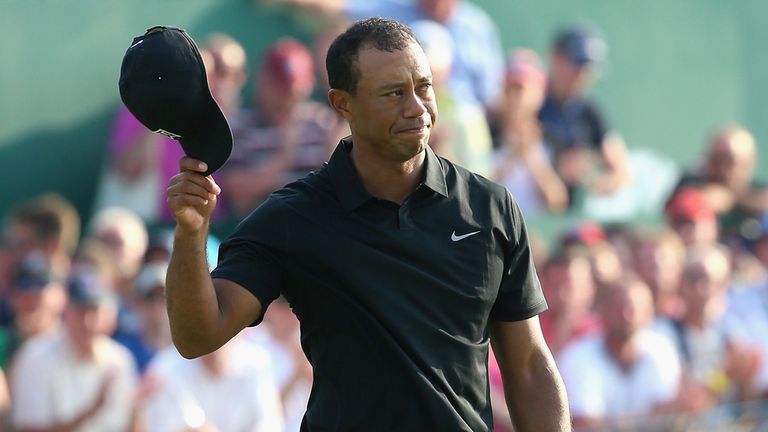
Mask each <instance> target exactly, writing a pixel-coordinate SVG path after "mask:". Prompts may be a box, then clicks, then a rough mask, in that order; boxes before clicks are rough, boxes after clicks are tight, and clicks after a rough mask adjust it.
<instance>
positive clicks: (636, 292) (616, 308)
mask: <svg viewBox="0 0 768 432" xmlns="http://www.w3.org/2000/svg"><path fill="white" fill-rule="evenodd" d="M652 316H653V303H652V301H651V293H650V291H649V289H648V287H647V286H646V285H645V284H643V283H641V282H637V281H634V282H630V285H629V286H627V287H626V288H624V289H620V288H614V289H613V290H612V291H611V292H610V293H609V295H608V297H607V298H606V300H605V303H604V304H603V306H602V308H601V317H602V320H603V328H605V332H606V335H607V336H608V337H609V338H610V339H613V340H614V341H627V340H629V339H630V338H631V337H632V336H633V335H634V334H636V333H637V332H638V331H640V330H641V329H642V328H643V327H645V326H646V325H648V323H649V322H650V320H651V318H652Z"/></svg>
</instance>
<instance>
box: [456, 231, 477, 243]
mask: <svg viewBox="0 0 768 432" xmlns="http://www.w3.org/2000/svg"><path fill="white" fill-rule="evenodd" d="M479 232H480V231H472V232H471V233H467V234H462V235H460V236H457V235H456V231H454V232H452V233H451V240H453V241H455V242H457V241H459V240H464V239H465V238H467V237H469V236H473V235H475V234H477V233H479Z"/></svg>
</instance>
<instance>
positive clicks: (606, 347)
mask: <svg viewBox="0 0 768 432" xmlns="http://www.w3.org/2000/svg"><path fill="white" fill-rule="evenodd" d="M599 311H600V317H601V319H602V328H603V331H602V332H600V333H598V334H595V335H591V336H587V337H584V338H582V339H579V340H577V341H574V342H573V343H571V344H570V345H568V346H567V347H565V348H564V349H563V351H561V352H560V355H559V356H558V359H557V360H558V367H559V368H560V370H561V372H562V374H563V380H564V381H565V387H566V389H567V391H568V399H569V401H570V407H571V415H572V417H573V426H574V427H577V428H582V427H608V428H610V427H614V428H619V426H622V425H623V426H624V427H626V426H627V425H631V424H634V425H635V426H637V425H641V424H645V422H647V420H648V416H649V415H652V414H653V413H654V411H655V410H657V409H661V407H663V406H665V405H667V404H669V403H672V402H673V401H674V400H675V397H676V395H677V393H678V388H679V383H680V367H679V364H678V359H677V355H676V354H675V351H674V348H673V347H672V345H671V344H670V343H669V341H668V340H666V339H664V338H662V337H661V336H658V335H656V334H654V333H652V332H650V331H649V330H648V326H649V324H650V323H651V319H652V317H653V303H652V299H651V293H650V290H649V289H648V287H647V286H646V285H645V284H644V283H643V282H642V281H640V280H639V279H638V278H629V279H628V280H627V278H626V277H625V282H624V283H623V284H620V285H613V286H611V287H610V288H609V289H608V291H607V292H606V297H605V301H604V302H603V304H602V305H600V307H599ZM619 429H620V428H619ZM622 430H623V429H622Z"/></svg>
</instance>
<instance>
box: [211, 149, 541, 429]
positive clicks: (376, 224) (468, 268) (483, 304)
mask: <svg viewBox="0 0 768 432" xmlns="http://www.w3.org/2000/svg"><path fill="white" fill-rule="evenodd" d="M351 148H352V142H351V140H350V139H349V138H346V139H344V140H342V141H341V143H340V144H339V146H338V147H337V149H336V151H335V152H334V154H333V156H332V157H331V159H330V161H329V162H328V163H327V164H325V165H324V166H323V167H322V168H321V169H319V170H317V171H315V172H313V173H312V174H310V175H309V176H307V177H306V178H304V179H302V180H299V181H297V182H295V183H292V184H290V185H288V186H286V187H285V188H283V189H281V190H280V191H277V192H275V193H274V194H272V195H271V196H270V198H269V199H268V200H267V201H266V202H265V203H264V204H262V205H261V206H260V207H259V208H257V209H256V210H255V211H254V212H253V213H252V214H251V215H249V216H248V217H247V218H246V219H245V220H244V221H243V222H242V223H241V224H240V225H239V226H238V228H237V230H236V231H235V232H234V233H233V234H232V235H231V236H230V237H229V238H228V239H227V240H226V241H225V242H224V243H223V244H222V246H221V249H220V252H219V265H218V267H217V268H216V269H215V270H214V271H213V274H212V275H213V277H214V278H224V279H229V280H232V281H234V282H237V283H238V284H240V285H242V286H243V287H245V288H246V289H248V290H249V291H251V292H252V293H253V294H254V295H255V296H256V297H258V298H259V300H260V301H261V303H262V304H263V305H264V307H265V308H266V306H267V305H268V304H269V303H270V302H271V301H272V300H274V299H275V298H276V297H277V296H278V295H280V294H283V295H284V297H285V298H286V299H287V300H288V302H289V303H290V305H291V307H292V309H293V311H294V312H295V313H296V316H297V317H298V319H299V321H300V323H301V344H302V347H303V349H304V352H305V353H306V355H307V358H308V359H309V361H310V363H311V364H312V367H313V370H314V383H313V387H312V394H311V396H310V399H309V406H308V408H307V413H306V415H305V417H304V421H303V424H302V429H301V430H302V431H420V432H424V431H474V432H476V431H485V430H490V429H491V423H492V420H491V406H490V399H489V388H488V371H487V356H488V341H489V332H488V322H489V320H502V321H515V320H522V319H526V318H529V317H532V316H534V315H536V314H538V313H540V312H542V311H544V310H545V309H546V303H545V301H544V297H543V295H542V292H541V288H540V286H539V282H538V279H537V278H536V272H535V269H534V266H533V262H532V257H531V253H530V249H529V245H528V240H527V237H526V231H525V227H524V225H523V219H522V216H521V214H520V210H519V209H518V207H517V204H515V202H514V200H513V199H512V197H511V196H510V195H509V193H508V192H507V191H506V189H504V188H503V187H502V186H499V185H497V184H495V183H492V182H490V181H488V180H486V179H485V178H483V177H480V176H478V175H476V174H473V173H471V172H469V171H467V170H465V169H463V168H461V167H458V166H456V165H454V164H452V163H451V162H449V161H447V160H445V159H443V158H440V157H438V156H436V155H435V154H434V153H433V152H432V150H431V149H427V157H426V170H425V172H426V173H425V176H424V181H423V183H422V184H420V185H419V187H418V188H417V189H416V191H415V192H414V193H413V194H412V195H411V196H410V197H409V198H408V199H407V200H406V201H405V202H404V203H403V204H402V205H398V204H396V203H393V202H391V201H384V200H380V199H377V198H375V197H373V196H371V195H370V194H369V193H368V192H367V190H366V189H365V188H364V186H363V184H362V182H361V180H360V178H359V176H358V174H357V171H356V169H355V168H354V166H353V164H352V160H351V158H350V154H349V152H350V149H351Z"/></svg>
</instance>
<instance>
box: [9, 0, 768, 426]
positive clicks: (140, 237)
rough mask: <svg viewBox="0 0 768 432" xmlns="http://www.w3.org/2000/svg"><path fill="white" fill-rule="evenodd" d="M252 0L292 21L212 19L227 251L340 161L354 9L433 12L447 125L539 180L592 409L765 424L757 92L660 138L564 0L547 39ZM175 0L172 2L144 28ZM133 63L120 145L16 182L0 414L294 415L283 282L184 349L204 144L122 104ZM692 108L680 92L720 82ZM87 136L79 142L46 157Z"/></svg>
mask: <svg viewBox="0 0 768 432" xmlns="http://www.w3.org/2000/svg"><path fill="white" fill-rule="evenodd" d="M233 3H234V2H233ZM237 3H238V4H239V3H242V4H240V6H238V7H239V8H240V9H241V10H244V11H248V13H261V12H263V11H270V12H269V13H273V14H277V15H275V16H279V17H281V18H280V19H284V20H288V21H286V22H290V23H293V24H294V27H292V28H291V29H279V30H278V31H274V30H273V31H272V33H269V35H270V37H269V38H262V39H263V40H264V44H263V49H261V50H258V51H256V50H253V49H249V48H248V46H252V42H251V41H249V40H247V39H246V36H243V35H245V34H248V35H250V36H249V37H253V38H256V37H258V35H259V34H260V33H259V29H258V28H257V29H249V31H250V32H251V33H240V34H239V35H235V33H237V32H235V31H230V29H229V28H228V27H226V26H222V28H210V29H209V30H210V31H206V32H201V33H195V32H193V33H192V36H193V37H195V38H196V39H197V41H198V43H199V46H200V49H201V54H202V56H203V59H204V61H205V65H206V69H207V75H208V80H209V87H210V89H211V92H212V94H213V96H214V98H215V99H216V100H217V102H218V103H219V105H220V106H221V108H222V110H223V112H224V113H225V116H226V117H227V119H228V121H229V123H230V125H231V127H232V131H233V135H234V138H235V146H234V150H233V153H232V156H231V158H230V159H229V161H228V162H227V163H226V164H225V165H224V166H223V167H222V169H221V170H220V171H219V172H217V173H216V174H214V177H215V178H216V180H217V182H218V183H219V184H220V185H221V186H222V189H223V191H224V192H223V195H222V197H221V199H220V201H219V205H218V208H217V213H216V214H215V216H214V220H213V226H212V228H211V236H210V238H209V244H208V258H209V265H210V266H211V268H213V266H215V265H216V253H217V247H218V244H219V241H220V239H223V238H224V237H226V236H227V235H228V234H229V233H230V232H231V231H232V229H233V228H234V226H235V225H236V224H237V223H238V222H239V221H240V220H241V219H242V218H243V217H244V216H245V215H247V214H248V213H249V212H250V211H251V210H252V209H254V208H255V207H256V206H258V205H259V203H260V202H261V201H262V200H264V199H265V197H266V196H267V195H268V194H269V193H270V192H272V191H274V190H275V189H277V188H279V187H281V186H282V185H284V184H286V183H288V182H290V181H292V180H294V179H297V178H299V177H301V176H303V175H305V174H307V173H308V172H310V171H312V170H314V169H316V168H318V167H320V166H321V165H322V164H323V162H324V161H326V160H327V158H328V157H329V155H330V153H331V151H332V149H333V148H334V147H335V145H336V143H337V142H338V140H339V139H340V138H341V137H343V136H345V135H346V134H347V133H348V130H347V126H346V124H345V123H344V122H343V120H342V119H340V118H339V117H338V116H336V114H335V113H334V112H333V111H331V110H330V108H329V107H328V105H327V103H326V102H325V99H324V96H325V93H326V91H327V89H328V88H327V77H325V72H324V71H325V68H324V61H325V60H324V54H325V51H326V49H327V47H328V45H329V44H330V42H331V41H332V40H333V38H334V37H335V36H336V35H337V34H338V33H340V32H341V31H342V30H343V29H344V28H346V26H347V25H348V24H349V23H350V22H351V21H352V20H355V19H358V18H362V17H367V16H375V15H379V16H387V17H392V18H395V19H398V20H400V21H403V22H405V23H406V24H408V25H410V26H411V27H412V28H413V30H414V32H415V34H416V35H417V37H418V38H419V40H420V42H421V43H422V45H423V47H424V48H425V52H426V53H427V56H428V58H429V61H430V65H431V68H432V72H433V79H434V85H435V91H436V95H437V99H438V107H439V118H438V122H437V124H436V127H435V129H434V130H433V134H432V137H431V140H430V145H431V146H432V148H433V149H434V150H435V151H436V152H437V153H438V154H440V155H442V156H444V157H446V158H448V159H450V160H452V161H454V162H455V163H458V164H460V165H463V166H465V167H467V168H469V169H471V170H473V171H475V172H477V173H480V174H482V175H484V176H487V177H488V178H491V179H493V180H495V181H497V182H498V183H500V184H502V185H504V186H505V187H507V188H508V189H509V190H510V192H511V193H512V194H513V195H514V196H515V198H516V199H517V201H518V203H519V204H520V207H521V209H522V211H523V214H524V216H525V218H526V220H527V222H528V225H529V227H528V228H529V231H530V235H531V238H532V248H533V252H534V255H535V260H536V266H537V270H538V275H539V279H540V281H541V283H542V286H543V289H544V291H545V294H546V297H547V300H548V303H549V310H548V311H546V312H545V313H543V314H542V315H541V316H540V319H541V325H542V329H543V331H544V336H545V339H546V340H547V343H548V344H549V346H550V348H551V350H552V352H553V354H554V355H555V358H556V360H557V363H558V365H559V367H560V372H561V374H562V375H563V378H564V380H565V384H566V388H567V391H568V396H569V401H570V406H571V413H572V415H573V418H574V426H575V427H576V428H577V429H578V430H665V431H675V430H680V431H698V430H729V431H733V430H768V403H766V402H765V401H766V400H768V186H766V185H765V184H763V183H761V178H760V176H759V175H758V174H759V168H760V166H761V163H760V157H761V156H760V154H759V151H760V149H761V148H762V145H761V144H760V143H759V142H758V140H757V139H756V138H755V135H754V134H753V131H752V130H750V128H748V127H747V126H746V123H745V122H744V121H743V118H742V117H743V116H739V114H740V113H738V112H734V113H732V114H730V115H726V116H724V117H722V118H719V119H713V121H712V122H711V124H708V125H707V133H706V134H705V136H704V137H702V142H701V143H691V144H690V145H685V144H674V143H673V141H670V142H669V144H664V145H661V146H659V145H656V146H655V147H654V148H653V149H649V148H646V147H644V146H643V144H642V143H633V142H631V140H627V139H625V136H626V134H624V133H623V131H622V130H621V128H620V127H618V126H615V125H614V123H612V118H615V117H621V118H626V116H625V115H624V116H622V113H620V112H615V110H609V109H607V108H606V106H605V104H603V103H601V102H600V101H599V100H598V98H597V97H596V96H595V95H594V93H597V92H593V89H598V88H599V84H600V82H601V80H603V79H605V80H609V79H610V76H611V75H619V74H625V73H628V72H626V71H624V70H620V69H619V68H618V65H613V64H612V63H611V58H612V56H613V55H614V50H613V49H612V48H611V46H612V44H611V37H610V35H608V34H606V33H604V28H605V27H606V25H605V24H604V23H603V22H601V23H600V25H598V24H596V23H595V22H594V21H590V20H583V19H575V18H574V19H568V20H562V22H559V23H558V25H556V26H552V28H551V31H548V32H547V35H546V41H545V43H544V44H542V45H541V46H537V47H533V46H524V44H521V43H514V42H515V41H512V42H513V43H509V42H506V43H505V41H504V40H503V38H502V35H503V34H504V31H503V30H504V28H505V27H506V26H510V25H514V24H510V19H508V18H506V17H504V16H498V15H494V14H492V13H489V12H488V11H487V10H486V9H485V7H484V6H486V4H492V3H493V2H481V1H476V2H472V1H466V0H376V1H373V0H372V1H352V0H348V1H344V0H269V1H268V0H262V1H249V2H237ZM497 3H498V2H497ZM651 3H653V2H650V3H648V5H650V4H651ZM176 7H177V8H183V7H185V6H182V4H181V3H179V4H178V5H176ZM494 7H495V8H497V9H498V8H499V6H498V5H496V6H494ZM648 7H650V6H648ZM21 9H22V8H21V7H19V10H21ZM515 10H516V11H518V12H519V11H520V10H521V9H520V8H519V7H517V8H516V9H515ZM254 11H257V12H254ZM275 11H277V12H275ZM17 12H18V11H17ZM123 12H125V11H123ZM18 13H19V14H20V15H21V12H18ZM146 13H147V14H148V15H147V16H150V18H151V11H149V12H146ZM129 15H130V14H129ZM574 15H575V14H574ZM172 16H173V15H164V17H165V18H168V19H171V18H172ZM286 17H287V18H286ZM132 18H134V20H135V21H141V20H139V19H138V18H136V16H135V15H134V16H132ZM579 18H581V17H580V16H579ZM182 21H183V19H182ZM142 22H143V21H142ZM513 22H515V23H518V24H517V25H519V26H521V27H523V28H530V27H534V26H535V23H530V22H527V23H524V19H523V18H521V17H517V20H516V21H513ZM607 22H608V20H607V19H606V23H607ZM154 24H162V23H157V22H149V23H148V25H146V26H145V27H150V26H151V25H154ZM174 24H175V23H174ZM208 27H211V26H208ZM213 27H215V26H213ZM297 29H298V30H297ZM283 30H284V31H283ZM626 31H630V30H626ZM631 31H633V32H634V31H636V32H638V33H642V32H643V29H635V30H631ZM712 32H713V33H716V30H714V29H713V30H712ZM134 33H136V34H139V33H141V31H140V30H139V31H138V32H134ZM263 33H264V34H267V33H268V32H267V31H266V30H265V31H264V32H263ZM136 34H127V35H123V39H124V40H125V42H129V41H130V37H132V36H135V35H136ZM637 37H638V38H643V37H650V36H646V35H643V36H640V35H638V36H637ZM713 37H714V36H713ZM721 37H722V38H724V39H727V37H728V36H727V35H726V36H721ZM92 46H96V45H94V44H92ZM126 47H127V45H126ZM124 48H125V47H123V49H124ZM609 48H611V49H609ZM624 55H626V53H625V54H624ZM713 55H716V56H720V57H723V58H727V56H728V55H729V54H727V53H725V54H723V53H715V52H713ZM679 59H680V61H684V59H685V53H683V52H681V53H679ZM716 61H719V60H716ZM624 64H626V63H624ZM113 66H114V65H113ZM80 67H83V68H86V67H87V65H85V64H83V65H81V66H80ZM635 67H639V68H642V67H643V65H642V64H637V65H636V66H635ZM113 69H114V67H113ZM689 73H690V75H691V78H690V79H691V80H695V76H696V75H697V74H705V73H706V71H696V70H690V72H689ZM52 74H55V72H53V73H52ZM49 79H54V78H52V77H49ZM114 84H115V85H114V88H115V95H114V97H113V98H112V100H113V102H114V103H113V104H112V105H111V108H110V109H109V110H108V113H107V115H108V117H109V121H108V124H109V127H108V129H109V130H104V131H103V133H91V134H90V139H91V140H97V141H98V142H97V144H98V145H99V147H100V148H101V149H102V150H101V151H100V152H99V153H98V156H99V158H97V159H94V157H93V155H91V156H83V155H80V156H79V157H80V158H81V159H82V158H86V159H88V157H90V159H91V160H93V161H94V164H93V165H94V166H92V167H88V168H87V169H85V170H84V171H83V172H78V171H74V172H73V171H71V170H64V171H66V172H65V173H63V174H57V175H48V176H46V172H45V171H43V172H40V171H38V172H36V173H35V180H32V181H31V182H32V183H33V184H34V183H35V182H37V183H40V182H42V184H43V185H44V186H43V187H42V188H38V190H35V189H34V188H31V187H30V188H29V190H31V191H33V192H34V193H28V194H25V195H24V196H19V195H13V194H12V193H10V192H9V193H8V196H9V198H8V199H7V200H6V199H4V200H3V201H4V202H3V206H4V207H3V208H2V210H3V213H2V222H1V223H2V226H1V230H0V233H1V234H2V235H1V237H0V239H2V241H1V242H0V366H1V367H2V372H3V373H2V374H0V429H2V428H5V429H6V430H51V431H53V430H82V431H107V430H109V431H117V430H135V431H145V430H146V431H222V432H228V431H283V430H284V431H296V430H298V428H299V424H300V422H301V416H302V415H303V412H304V408H305V406H306V403H307V400H308V398H309V392H310V389H311V381H312V371H311V367H310V366H309V364H308V363H307V361H306V359H305V357H304V355H303V353H302V350H301V346H300V341H299V323H298V322H297V321H296V319H295V317H294V315H293V313H292V312H291V310H290V307H289V305H288V304H286V303H285V302H280V301H278V302H275V303H273V304H272V306H271V307H270V308H269V310H268V312H267V314H266V317H265V320H264V323H263V324H262V325H260V326H258V327H255V328H249V329H247V330H246V331H244V332H243V333H242V334H241V335H239V336H238V337H237V338H235V339H234V340H233V341H232V342H230V343H229V344H227V345H226V346H225V347H223V348H222V349H220V350H218V351H216V352H215V353H212V354H210V355H207V356H205V357H202V358H199V359H196V360H185V359H183V358H182V357H181V356H180V355H179V354H178V353H177V352H176V351H175V349H174V348H173V347H172V345H171V340H170V334H169V328H168V321H167V320H168V319H167V316H166V312H165V299H164V294H163V291H164V283H165V282H164V281H165V271H166V268H167V265H168V259H169V256H170V253H171V248H172V240H173V228H172V219H171V217H170V215H169V213H168V210H167V208H166V207H165V202H164V201H165V198H164V192H165V184H166V183H167V181H168V179H169V178H170V177H171V176H172V175H174V174H175V172H176V171H177V163H178V160H179V158H180V157H181V156H182V155H183V153H182V151H181V148H180V146H179V145H178V143H177V142H175V141H173V140H171V139H169V138H167V137H165V136H162V135H157V134H152V133H150V132H149V131H148V130H147V129H146V128H144V127H143V126H142V125H141V124H140V123H139V122H138V121H137V120H136V119H135V118H133V116H132V115H131V114H130V113H129V112H128V111H127V109H125V108H124V107H123V106H122V105H119V103H118V99H117V96H116V93H117V92H116V80H115V83H114ZM60 85H64V86H66V85H67V83H60ZM616 91H617V92H620V93H621V92H624V91H625V89H624V88H620V89H617V90H616ZM638 91H640V92H642V91H644V90H643V89H640V90H638V89H636V88H626V93H627V94H634V93H636V92H638ZM645 91H653V92H658V99H657V100H656V102H657V103H658V104H659V105H660V107H659V109H660V110H663V105H664V104H665V100H664V93H665V90H664V89H661V91H659V89H647V90H645ZM615 97H620V95H619V96H615ZM68 103H72V104H76V103H77V102H76V101H75V100H72V101H70V102H68ZM58 109H59V110H64V111H66V109H67V107H66V106H63V105H62V106H60V107H59V108H58ZM686 110H687V111H689V112H685V113H681V114H680V115H681V117H684V116H691V115H694V116H695V115H698V112H699V110H701V111H702V112H707V110H708V107H707V106H696V105H688V106H687V107H686ZM715 111H716V112H717V110H715ZM632 114H633V115H638V116H641V115H643V113H642V112H633V113H632ZM702 116H703V117H705V118H710V117H711V114H702ZM737 120H741V122H739V121H737ZM671 121H674V119H673V120H671ZM638 122H639V123H640V124H644V123H643V120H642V119H640V118H638ZM689 140H690V137H689ZM664 150H669V153H668V154H665V152H664ZM81 151H82V150H78V149H75V148H69V149H64V150H62V149H59V150H57V153H56V154H57V155H59V154H60V155H61V161H56V160H53V161H51V162H50V165H56V164H57V162H61V163H64V162H65V161H67V160H69V159H68V158H70V157H72V156H71V155H70V154H72V153H73V154H77V153H78V152H81ZM29 153H30V151H27V153H25V154H29ZM65 153H66V155H65ZM2 154H4V153H3V146H2V145H0V155H2ZM5 154H8V152H6V153H5ZM681 154H682V155H687V157H685V158H680V157H679V156H680V155H681ZM24 157H26V158H46V156H44V155H41V154H37V155H32V156H24ZM75 157H77V156H75ZM22 160H33V159H24V158H22V159H19V160H17V162H18V163H22V162H21V161H22ZM17 162H14V161H9V160H6V164H7V165H8V166H11V165H14V164H15V163H17ZM16 169H17V171H18V172H23V171H25V170H36V169H37V168H36V167H35V166H30V167H23V166H21V167H18V166H17V167H16ZM88 169H90V170H91V171H92V172H93V173H95V174H92V173H91V172H89V171H88ZM52 172H54V173H61V170H58V171H57V170H56V169H54V170H53V171H52ZM79 176H85V177H86V178H90V177H89V176H93V181H92V182H91V183H92V184H91V185H90V186H89V187H90V189H89V190H90V193H85V192H83V191H81V190H79V191H73V190H71V188H68V187H65V186H63V185H65V184H71V183H72V181H73V179H77V178H78V177H79ZM41 177H42V179H41ZM13 181H14V180H11V183H10V184H14V183H13ZM15 181H19V182H23V181H24V178H17V179H15ZM8 187H9V186H6V188H8ZM14 187H16V186H14ZM18 187H19V188H23V187H24V184H20V185H19V186H18ZM78 192H81V193H78ZM3 193H5V192H3ZM3 196H5V195H3ZM489 364H490V370H489V380H490V384H491V399H492V402H493V405H494V423H495V427H496V430H499V431H511V430H513V429H512V426H511V424H510V422H509V418H508V414H506V409H505V407H504V403H503V394H502V388H501V378H500V374H499V369H498V366H497V365H496V363H495V361H494V358H493V355H492V353H491V356H490V358H489ZM373 373H375V372H373ZM370 391H375V389H370ZM361 397H364V394H361Z"/></svg>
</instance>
